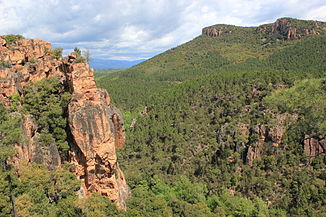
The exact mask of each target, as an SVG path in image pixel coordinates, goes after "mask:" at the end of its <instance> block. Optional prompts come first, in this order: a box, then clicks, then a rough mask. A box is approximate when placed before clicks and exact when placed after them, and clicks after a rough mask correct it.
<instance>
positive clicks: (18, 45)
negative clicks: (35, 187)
mask: <svg viewBox="0 0 326 217" xmlns="http://www.w3.org/2000/svg"><path fill="white" fill-rule="evenodd" d="M76 58H77V55H76V54H74V53H72V54H70V55H69V56H68V57H65V58H59V59H56V58H54V57H52V56H51V44H50V43H48V42H45V41H42V40H40V39H23V40H19V41H16V42H13V43H11V44H7V43H6V41H5V37H4V36H0V61H1V63H2V65H0V102H2V103H4V104H5V105H7V106H9V105H10V104H11V98H10V97H11V96H12V95H14V94H19V95H22V96H23V95H24V90H23V87H24V86H25V85H26V84H28V83H29V82H35V81H39V80H42V79H44V78H48V77H58V78H59V79H60V81H61V82H62V83H63V84H64V85H66V86H67V89H69V90H70V91H71V93H72V99H71V102H70V104H69V109H68V112H69V114H68V119H69V126H70V132H69V135H70V137H71V139H70V140H71V144H70V147H71V150H70V151H69V160H70V161H71V163H72V164H73V165H75V168H74V172H75V173H76V175H77V176H78V178H79V179H80V180H81V192H82V196H88V195H90V194H91V193H93V192H98V193H100V194H102V195H104V196H107V197H108V198H109V199H110V200H112V201H114V202H115V203H116V204H117V206H118V207H120V208H122V209H125V208H126V205H125V199H126V198H127V197H128V195H129V189H128V186H127V184H126V181H125V177H124V174H123V172H122V171H121V170H120V168H119V166H118V163H117V156H116V149H122V148H123V147H124V142H125V132H124V127H123V120H122V115H121V113H120V111H119V110H118V109H117V108H115V107H113V106H112V105H110V97H109V95H108V93H107V92H106V91H105V90H101V89H98V88H97V87H96V84H95V81H94V75H93V69H91V68H89V66H88V64H87V63H75V62H74V60H75V59H76ZM22 120H23V123H22V128H23V134H24V137H25V141H24V142H23V143H22V144H17V145H16V149H17V156H16V163H17V164H19V162H21V161H24V162H26V161H27V162H36V163H41V164H44V165H46V166H47V168H49V169H54V168H55V167H58V166H60V165H61V159H60V155H59V152H58V148H57V146H56V145H55V144H54V143H53V145H50V146H47V147H44V146H42V145H41V144H40V143H39V142H38V141H39V134H38V132H37V125H36V124H35V121H33V118H32V117H31V116H29V115H25V116H22Z"/></svg>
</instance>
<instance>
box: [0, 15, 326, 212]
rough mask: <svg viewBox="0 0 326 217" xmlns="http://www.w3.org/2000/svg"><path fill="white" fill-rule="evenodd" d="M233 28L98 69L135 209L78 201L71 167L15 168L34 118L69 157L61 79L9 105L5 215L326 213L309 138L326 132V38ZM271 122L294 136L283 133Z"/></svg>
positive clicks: (3, 121) (319, 160)
mask: <svg viewBox="0 0 326 217" xmlns="http://www.w3.org/2000/svg"><path fill="white" fill-rule="evenodd" d="M294 21H295V22H296V23H295V25H296V26H304V27H305V28H306V27H307V28H310V27H311V25H312V24H311V22H307V23H306V22H304V21H298V20H294ZM223 28H225V29H227V30H228V32H229V34H225V35H222V36H220V37H217V38H213V37H208V36H199V37H197V38H195V39H194V40H192V41H190V42H188V43H186V44H183V45H181V46H179V47H177V48H174V49H171V50H169V51H167V52H165V53H163V54H160V55H158V56H156V57H154V58H152V59H151V60H149V61H146V62H144V63H142V64H140V65H137V66H135V67H133V68H131V69H128V70H117V71H109V72H108V71H96V73H95V74H96V76H97V78H96V81H97V84H98V85H99V86H100V87H102V88H105V89H107V90H108V91H109V93H110V97H111V98H112V101H113V103H115V104H116V106H117V107H118V108H120V109H121V110H122V112H123V116H124V119H125V126H126V128H127V144H126V145H125V147H126V148H125V150H121V151H119V153H118V154H119V164H120V167H122V169H123V171H124V173H125V174H126V177H127V183H128V185H129V186H130V188H131V191H132V195H131V197H130V198H129V199H128V201H127V206H128V210H127V211H121V210H117V209H116V208H115V206H114V205H113V204H112V202H111V201H109V200H108V199H107V198H105V197H102V196H100V195H98V194H93V195H92V196H91V197H89V198H84V199H81V198H78V194H77V191H78V189H79V186H80V185H79V182H78V180H77V178H76V177H75V175H73V174H72V173H71V172H69V170H70V165H69V164H64V165H63V166H62V168H58V169H54V170H48V169H46V168H45V167H44V166H43V165H38V164H27V165H22V166H21V167H20V168H18V169H17V168H14V167H12V165H13V163H14V162H12V156H14V154H15V149H14V148H13V146H14V145H15V144H16V143H23V142H25V141H24V136H23V133H22V131H21V130H19V129H20V126H21V121H22V119H23V118H25V117H27V116H29V117H31V118H32V120H33V121H35V123H37V125H38V126H39V127H38V129H37V133H38V134H39V135H40V137H41V140H40V142H41V145H43V146H48V145H50V144H56V145H57V146H58V148H59V150H60V152H61V153H60V154H61V155H62V156H65V154H66V151H67V149H68V148H69V146H68V142H67V140H69V135H67V133H66V124H67V123H66V118H67V114H66V109H67V103H68V102H69V100H70V97H71V96H70V94H68V91H67V89H65V86H64V85H62V84H60V82H58V80H57V79H55V78H50V79H45V80H42V81H40V82H35V83H31V84H29V85H28V86H25V87H24V97H20V96H19V95H13V96H12V102H13V103H12V106H11V107H9V108H8V107H7V108H5V107H4V106H3V105H0V139H1V140H0V166H1V167H0V196H1V197H0V216H9V215H12V214H13V213H16V214H17V215H18V216H89V217H93V216H96V217H99V216H121V217H122V216H128V217H133V216H148V217H149V216H180V217H188V216H195V217H196V216H203V217H204V216H205V217H206V216H208V217H209V216H259V217H260V216H324V215H325V213H326V205H325V201H326V198H325V195H326V192H325V179H326V177H325V161H326V159H325V155H324V153H322V154H318V155H316V156H310V155H307V153H305V150H304V141H305V139H306V138H313V139H315V141H321V140H323V139H325V136H326V135H325V132H326V119H325V117H326V115H325V114H326V62H325V58H326V36H325V35H316V36H306V37H303V38H302V39H301V40H297V41H287V40H282V39H284V37H283V36H282V35H281V36H279V35H276V36H268V37H269V38H268V40H262V38H264V37H267V36H266V35H261V34H258V33H257V32H256V31H255V28H253V27H246V28H240V27H236V26H229V25H223ZM230 31H231V32H230ZM14 39H15V40H16V38H14ZM17 40H19V38H17ZM75 53H76V54H77V56H78V57H80V58H79V59H78V60H77V62H78V61H82V62H83V61H85V59H83V58H82V56H81V51H80V50H79V49H78V48H76V49H75ZM61 55H62V50H61V49H57V50H55V51H54V52H53V53H52V56H53V58H60V57H61ZM0 67H2V68H6V67H7V65H6V63H5V62H3V63H1V64H0ZM17 129H18V130H17ZM263 129H266V130H272V129H277V130H279V131H282V132H283V130H284V135H283V136H282V139H281V141H275V140H274V138H272V136H270V135H267V136H266V135H263V133H262V131H263ZM277 130H276V131H277ZM277 132H278V131H277ZM252 153H254V154H255V157H252ZM63 159H64V157H63Z"/></svg>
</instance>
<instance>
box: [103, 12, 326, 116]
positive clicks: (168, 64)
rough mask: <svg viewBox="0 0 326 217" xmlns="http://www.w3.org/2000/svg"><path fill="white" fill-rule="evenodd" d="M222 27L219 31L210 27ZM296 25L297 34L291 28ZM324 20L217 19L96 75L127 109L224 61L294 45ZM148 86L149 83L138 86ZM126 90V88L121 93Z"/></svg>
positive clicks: (325, 28)
mask: <svg viewBox="0 0 326 217" xmlns="http://www.w3.org/2000/svg"><path fill="white" fill-rule="evenodd" d="M212 29H216V31H217V32H218V31H222V30H223V31H224V32H225V33H223V34H221V35H219V36H218V37H215V36H210V35H209V33H208V35H207V34H206V31H208V32H209V31H213V30H212ZM290 29H292V30H291V31H296V33H295V34H296V36H295V38H300V40H287V34H288V32H289V31H290ZM325 32H326V24H325V22H319V21H303V20H296V19H291V18H281V19H278V20H277V21H276V22H275V23H272V24H266V25H262V26H259V27H238V26H231V25H215V26H211V27H207V28H204V29H203V34H202V35H201V36H198V37H197V38H195V39H193V40H192V41H190V42H187V43H185V44H183V45H180V46H178V47H176V48H173V49H171V50H168V51H166V52H164V53H162V54H160V55H157V56H155V57H153V58H151V59H150V60H148V61H145V62H143V63H141V64H139V65H137V66H134V67H132V68H130V69H128V70H126V71H123V72H119V73H114V74H112V75H109V76H107V77H102V78H101V79H100V80H98V84H99V85H100V86H101V87H105V88H107V90H108V91H109V92H110V93H111V95H112V98H113V99H114V103H115V104H116V105H117V106H119V107H120V108H123V109H127V110H134V109H140V108H139V107H141V106H144V105H145V104H148V103H149V102H150V101H151V98H150V97H149V96H153V95H154V96H155V93H161V92H162V91H165V90H166V89H168V88H170V87H173V86H177V85H179V84H180V83H182V82H184V81H187V80H191V79H194V78H195V77H196V76H201V75H205V74H208V73H216V72H218V71H219V68H220V67H229V66H232V65H235V64H237V63H240V62H244V61H246V60H250V59H266V58H267V57H269V56H270V55H272V54H273V53H275V52H277V51H279V50H282V49H284V48H287V47H291V46H293V45H294V44H296V43H299V42H300V41H302V40H306V39H308V38H310V37H311V36H314V35H324V34H325ZM142 86H146V88H139V87H142ZM121 93H123V94H121Z"/></svg>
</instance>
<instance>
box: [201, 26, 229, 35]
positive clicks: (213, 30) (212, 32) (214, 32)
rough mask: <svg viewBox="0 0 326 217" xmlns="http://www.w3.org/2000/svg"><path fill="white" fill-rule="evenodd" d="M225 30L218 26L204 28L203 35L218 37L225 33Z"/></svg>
mask: <svg viewBox="0 0 326 217" xmlns="http://www.w3.org/2000/svg"><path fill="white" fill-rule="evenodd" d="M223 33H224V32H223V30H222V29H218V28H214V27H212V28H204V29H203V30H202V34H203V35H208V36H211V37H218V36H221V35H222V34H223Z"/></svg>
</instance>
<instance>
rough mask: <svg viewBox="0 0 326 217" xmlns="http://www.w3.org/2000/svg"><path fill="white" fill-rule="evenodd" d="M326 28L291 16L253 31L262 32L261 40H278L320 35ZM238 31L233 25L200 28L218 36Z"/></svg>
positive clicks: (205, 32) (325, 24)
mask: <svg viewBox="0 0 326 217" xmlns="http://www.w3.org/2000/svg"><path fill="white" fill-rule="evenodd" d="M325 30H326V23H325V22H320V21H302V20H296V19H292V18H280V19H278V20H276V21H275V22H274V23H272V24H265V25H261V26H259V27H257V28H256V29H255V30H254V31H255V32H256V33H260V34H262V40H267V39H268V38H270V37H275V38H277V39H280V40H298V39H300V38H301V37H304V36H307V35H320V34H323V33H324V32H325ZM234 31H239V29H237V28H236V27H235V26H230V25H214V26H210V27H205V28H203V29H202V35H207V36H210V37H219V36H221V35H226V34H231V33H232V32H234Z"/></svg>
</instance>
